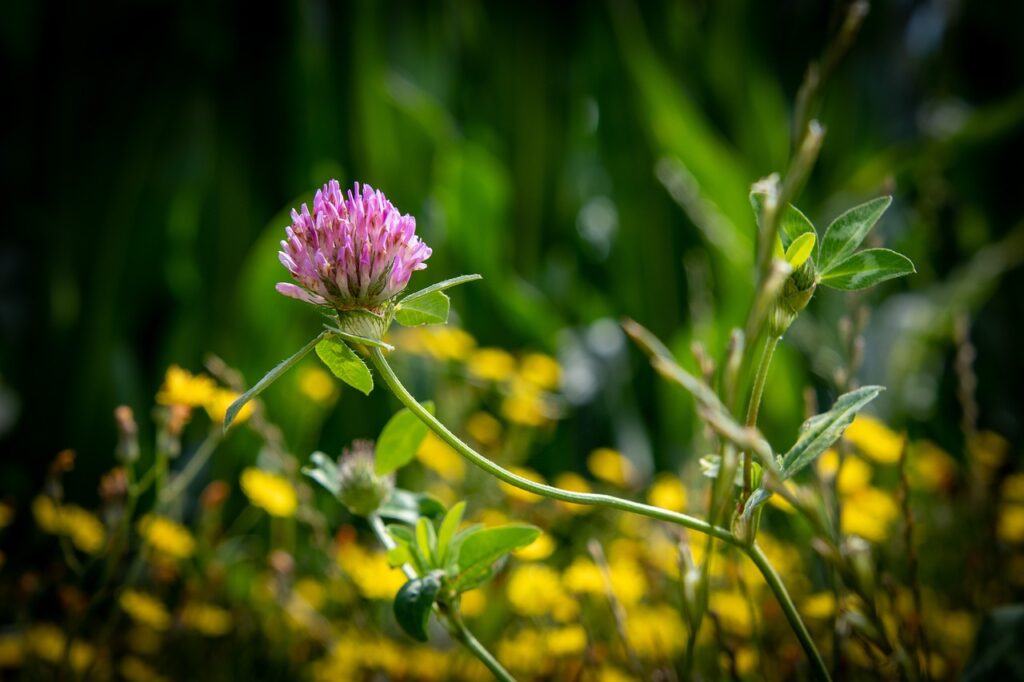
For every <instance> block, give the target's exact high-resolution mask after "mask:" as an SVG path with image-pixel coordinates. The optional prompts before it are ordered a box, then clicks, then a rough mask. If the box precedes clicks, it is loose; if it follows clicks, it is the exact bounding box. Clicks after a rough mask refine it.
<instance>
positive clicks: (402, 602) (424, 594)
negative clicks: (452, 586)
mask: <svg viewBox="0 0 1024 682" xmlns="http://www.w3.org/2000/svg"><path fill="white" fill-rule="evenodd" d="M440 591H441V576H440V574H438V573H428V574H427V575H425V576H423V577H421V578H414V579H413V580H410V581H409V582H407V583H406V584H405V585H403V586H402V589H400V590H399V591H398V594H397V595H396V596H395V604H394V611H395V620H397V621H398V624H399V625H401V626H402V629H403V630H405V632H406V634H408V635H409V636H410V637H412V638H414V639H417V640H419V641H421V642H425V641H427V621H428V620H429V619H430V611H431V609H432V608H433V606H434V599H435V598H436V597H437V593H438V592H440Z"/></svg>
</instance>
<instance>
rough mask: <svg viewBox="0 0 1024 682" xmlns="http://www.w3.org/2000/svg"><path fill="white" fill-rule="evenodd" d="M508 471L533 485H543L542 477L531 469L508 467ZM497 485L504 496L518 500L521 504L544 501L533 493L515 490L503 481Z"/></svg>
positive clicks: (519, 489) (520, 489) (515, 488)
mask: <svg viewBox="0 0 1024 682" xmlns="http://www.w3.org/2000/svg"><path fill="white" fill-rule="evenodd" d="M508 470H509V471H511V472H512V473H513V474H516V475H517V476H520V477H522V478H525V479H527V480H528V481H533V482H534V483H544V477H543V476H541V475H540V474H538V473H537V472H536V471H534V470H533V469H527V468H526V467H516V466H510V467H508ZM498 485H499V486H501V489H502V490H503V491H504V492H505V494H506V495H508V496H509V497H511V498H512V499H515V500H520V501H522V502H539V501H540V500H542V499H544V498H542V497H541V496H540V495H535V494H534V493H531V492H527V491H525V490H523V489H522V488H517V487H515V486H514V485H509V484H508V483H505V482H504V481H499V483H498Z"/></svg>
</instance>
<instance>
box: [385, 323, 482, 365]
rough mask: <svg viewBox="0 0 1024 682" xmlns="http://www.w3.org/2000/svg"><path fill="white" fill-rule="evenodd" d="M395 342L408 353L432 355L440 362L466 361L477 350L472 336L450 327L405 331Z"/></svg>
mask: <svg viewBox="0 0 1024 682" xmlns="http://www.w3.org/2000/svg"><path fill="white" fill-rule="evenodd" d="M395 341H396V345H398V346H400V347H401V348H402V349H403V350H405V351H407V352H410V353H417V354H419V355H430V356H432V357H434V358H437V359H438V360H457V361H461V360H465V359H466V358H467V357H469V354H470V353H472V352H473V349H474V348H476V340H475V339H474V338H473V337H472V336H470V335H469V334H468V333H467V332H465V331H464V330H462V329H459V328H457V327H449V326H445V327H422V328H420V329H405V330H402V332H401V334H400V336H399V337H398V338H396V340H395Z"/></svg>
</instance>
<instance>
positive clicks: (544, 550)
mask: <svg viewBox="0 0 1024 682" xmlns="http://www.w3.org/2000/svg"><path fill="white" fill-rule="evenodd" d="M554 551H555V541H554V540H553V539H552V538H551V536H550V535H548V534H547V533H541V534H540V535H538V536H537V539H536V540H534V541H533V542H531V543H530V544H529V545H527V546H526V547H522V548H520V549H517V550H515V552H513V554H515V555H516V557H517V558H519V559H522V560H523V561H540V560H541V559H547V558H548V557H549V556H551V554H552V553H553V552H554Z"/></svg>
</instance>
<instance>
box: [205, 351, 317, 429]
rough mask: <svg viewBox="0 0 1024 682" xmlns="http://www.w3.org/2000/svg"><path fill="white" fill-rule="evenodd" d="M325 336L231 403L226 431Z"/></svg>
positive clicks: (225, 425) (286, 361) (225, 422)
mask: <svg viewBox="0 0 1024 682" xmlns="http://www.w3.org/2000/svg"><path fill="white" fill-rule="evenodd" d="M325 336H327V332H322V333H321V334H320V335H319V336H317V337H315V338H314V339H312V340H311V341H310V342H309V343H307V344H306V345H305V346H303V347H302V348H300V349H299V351H298V352H297V353H295V355H293V356H291V357H290V358H288V359H287V360H285V361H283V362H282V363H281V364H279V365H278V366H277V367H275V368H274V369H272V370H270V371H269V372H267V373H266V374H264V375H263V378H262V379H260V380H259V381H257V382H256V385H255V386H253V387H252V388H250V389H249V390H248V391H246V392H245V393H243V394H242V395H241V396H239V398H238V400H236V401H235V402H233V403H231V405H230V406H229V407H228V409H227V411H226V412H225V413H224V430H225V431H227V430H228V427H229V426H231V422H233V421H235V417H237V416H238V413H239V412H240V411H241V410H242V408H243V407H245V404H246V403H247V402H249V401H250V400H252V399H253V398H255V397H256V396H258V395H259V394H260V393H263V391H264V390H266V388H267V386H270V384H272V383H274V382H275V381H277V379H278V378H280V376H281V375H282V374H284V373H285V372H287V371H288V370H289V369H291V368H292V367H294V366H295V363H297V362H298V361H299V360H301V359H302V358H304V357H306V354H307V353H309V351H311V350H313V348H314V347H316V346H317V345H318V344H319V343H320V340H321V339H323V338H324V337H325Z"/></svg>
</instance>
